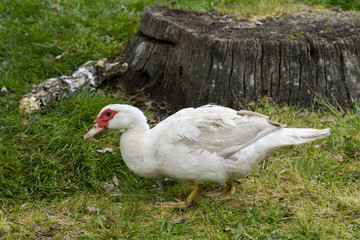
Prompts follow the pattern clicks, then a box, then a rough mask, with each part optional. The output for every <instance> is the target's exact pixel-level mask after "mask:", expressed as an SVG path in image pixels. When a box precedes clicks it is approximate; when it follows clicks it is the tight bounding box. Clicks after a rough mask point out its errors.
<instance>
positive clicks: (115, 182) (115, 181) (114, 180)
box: [112, 175, 119, 186]
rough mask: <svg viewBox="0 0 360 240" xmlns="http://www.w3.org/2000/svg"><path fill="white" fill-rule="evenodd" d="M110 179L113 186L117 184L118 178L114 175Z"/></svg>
mask: <svg viewBox="0 0 360 240" xmlns="http://www.w3.org/2000/svg"><path fill="white" fill-rule="evenodd" d="M112 180H113V182H114V184H115V186H118V185H119V179H118V178H117V177H116V175H114V176H113V178H112Z"/></svg>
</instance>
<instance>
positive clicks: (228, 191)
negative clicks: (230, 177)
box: [205, 182, 235, 198]
mask: <svg viewBox="0 0 360 240" xmlns="http://www.w3.org/2000/svg"><path fill="white" fill-rule="evenodd" d="M234 193H235V184H234V182H227V183H226V185H225V186H224V187H223V188H220V189H219V190H218V191H213V192H207V193H205V194H206V195H207V196H211V197H214V198H216V197H221V196H232V195H233V194H234Z"/></svg>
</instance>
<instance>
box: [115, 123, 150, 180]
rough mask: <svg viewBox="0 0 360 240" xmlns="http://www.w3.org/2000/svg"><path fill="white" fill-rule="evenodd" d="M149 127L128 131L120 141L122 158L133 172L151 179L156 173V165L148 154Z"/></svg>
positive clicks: (138, 127) (144, 126)
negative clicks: (154, 172)
mask: <svg viewBox="0 0 360 240" xmlns="http://www.w3.org/2000/svg"><path fill="white" fill-rule="evenodd" d="M149 133H150V129H149V126H148V125H147V124H146V125H139V126H137V127H135V128H131V129H128V130H126V131H125V132H124V133H123V134H122V136H121V139H120V150H121V155H122V158H123V159H124V161H125V163H126V165H127V166H128V167H129V168H130V170H131V171H133V172H134V173H136V174H137V175H140V176H144V177H151V176H150V175H151V173H152V172H153V171H155V169H154V167H155V166H154V164H151V163H150V159H149V158H148V156H147V154H146V152H147V151H146V149H147V148H148V135H149Z"/></svg>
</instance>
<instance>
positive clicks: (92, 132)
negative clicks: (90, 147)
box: [84, 123, 105, 139]
mask: <svg viewBox="0 0 360 240" xmlns="http://www.w3.org/2000/svg"><path fill="white" fill-rule="evenodd" d="M104 130H105V128H101V127H99V125H98V124H97V123H96V124H95V125H94V127H93V128H92V129H90V131H88V133H87V134H85V136H84V139H87V138H91V137H92V136H94V135H96V134H98V133H99V132H102V131H104Z"/></svg>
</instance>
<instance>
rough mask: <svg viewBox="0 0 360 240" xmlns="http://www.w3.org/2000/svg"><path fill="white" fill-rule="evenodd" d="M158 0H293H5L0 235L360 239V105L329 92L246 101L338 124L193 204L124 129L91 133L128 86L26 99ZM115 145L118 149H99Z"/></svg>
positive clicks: (193, 4)
mask: <svg viewBox="0 0 360 240" xmlns="http://www.w3.org/2000/svg"><path fill="white" fill-rule="evenodd" d="M155 2H157V3H162V4H170V5H172V4H173V3H174V4H173V6H174V7H181V8H185V9H203V10H210V9H216V10H220V11H231V12H232V13H234V14H238V15H239V16H241V17H242V16H243V17H251V16H253V15H259V14H262V15H267V14H268V15H277V14H282V13H284V12H285V13H286V12H288V11H290V10H289V9H291V8H293V7H294V4H290V5H291V6H290V5H289V3H288V2H286V1H270V0H263V1H261V4H259V5H257V4H255V3H258V2H259V1H210V0H207V1H205V0H204V1H185V0H184V1H176V2H169V1H139V0H131V1H121V0H115V1H114V0H112V1H110V0H103V1H86V0H77V1H76V0H73V1H70V0H68V1H65V0H64V1H50V0H49V1H37V0H21V1H20V0H18V1H10V0H4V1H1V2H0V87H2V86H6V88H7V89H8V90H9V94H6V93H0V239H1V238H3V239H36V238H46V237H48V238H54V239H65V238H66V237H69V238H72V239H123V238H124V239H127V238H128V239H359V238H360V234H359V233H360V200H359V199H360V196H359V192H360V189H359V186H360V180H359V179H360V161H359V158H360V144H359V142H360V135H359V132H360V124H359V120H360V119H359V118H360V110H359V108H354V109H352V110H348V109H344V110H334V109H333V108H332V107H331V106H329V105H327V104H325V103H323V104H322V105H321V104H320V108H319V109H316V110H314V109H313V110H312V111H310V110H306V109H295V108H293V107H284V106H283V107H281V106H278V105H276V104H273V103H272V102H271V101H270V100H268V99H262V100H260V101H259V102H258V103H256V104H255V105H249V106H247V108H248V109H250V110H255V111H258V112H261V113H263V114H266V115H269V116H271V118H272V119H273V120H275V121H280V122H282V123H285V124H287V125H289V126H292V127H295V126H296V127H316V128H325V127H330V128H331V130H332V134H331V135H330V136H329V137H328V138H326V139H324V140H319V141H316V142H313V143H309V144H304V145H301V146H292V147H288V148H285V149H282V150H279V151H277V152H276V153H274V154H273V155H271V156H270V157H269V159H268V160H267V162H266V165H265V168H264V169H263V170H261V167H259V169H257V170H255V171H254V172H253V173H252V174H251V175H250V176H248V177H247V178H244V179H243V180H242V183H241V185H238V186H237V192H236V194H235V195H234V196H233V197H232V198H230V199H226V200H214V199H211V198H207V197H202V198H201V200H200V202H199V204H198V205H197V206H195V207H193V208H191V209H188V210H186V211H184V212H179V211H173V210H169V209H165V208H162V207H161V206H160V204H159V203H160V202H161V201H164V200H173V199H174V198H181V199H184V198H186V196H187V194H188V193H189V192H190V191H191V185H189V184H186V183H178V182H176V181H165V180H164V179H160V180H156V179H155V180H153V179H144V178H140V177H137V176H135V175H134V174H133V173H132V172H131V171H130V170H129V169H128V168H127V167H126V166H125V164H124V163H123V161H122V160H121V153H120V150H119V148H118V144H119V134H118V133H115V132H112V133H110V132H109V133H106V134H101V135H99V136H96V137H94V138H92V139H90V140H87V141H84V140H83V136H84V134H85V133H86V132H87V130H88V128H89V127H91V123H92V120H93V119H94V118H95V117H96V115H97V113H98V111H99V109H101V108H102V107H103V106H104V105H106V104H109V103H115V102H125V103H128V102H129V101H130V100H129V99H127V98H126V97H125V96H103V95H101V94H95V93H92V92H90V91H88V90H85V89H84V90H81V91H80V92H78V93H76V94H74V95H73V96H71V97H69V98H67V99H64V100H63V101H61V102H55V103H53V104H52V105H50V106H49V107H47V108H45V109H43V110H41V111H38V112H36V113H34V114H31V115H29V114H25V113H23V112H21V111H19V109H18V105H19V99H20V97H21V96H22V95H23V94H25V93H27V92H28V91H29V90H31V88H32V85H33V84H38V83H39V82H41V81H43V80H45V79H47V78H51V77H54V76H59V75H64V74H65V75H66V74H71V73H72V72H73V71H74V69H75V68H76V67H77V66H78V65H80V64H82V63H84V62H86V61H88V60H94V59H99V58H104V57H106V58H114V57H115V55H116V54H118V52H119V51H121V49H123V47H124V45H125V44H126V42H127V41H128V40H129V39H130V38H131V37H132V35H133V34H134V33H135V32H136V30H137V25H138V22H139V19H140V15H141V12H142V9H143V8H144V7H145V6H147V5H149V4H151V3H155ZM353 3H354V5H353V6H354V8H357V9H358V7H356V6H358V5H356V4H355V3H356V1H354V2H353ZM270 5H273V6H275V5H276V6H277V7H272V8H270V7H266V6H270ZM244 6H247V7H244ZM296 6H297V7H298V8H302V7H304V8H306V6H303V5H296ZM296 6H295V7H296ZM60 56H61V57H60ZM105 147H110V148H113V149H114V151H113V152H107V153H100V152H97V151H96V150H101V149H103V148H105ZM114 175H115V176H116V178H117V179H118V181H119V183H120V184H119V185H118V186H117V190H116V191H108V190H107V189H106V188H105V187H104V183H114V182H113V177H114ZM68 180H70V181H71V182H68ZM44 186H47V187H44ZM49 186H50V187H51V186H65V187H62V188H48V187H49ZM214 187H216V186H215V185H214V184H209V185H208V186H207V188H208V189H212V188H214Z"/></svg>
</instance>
